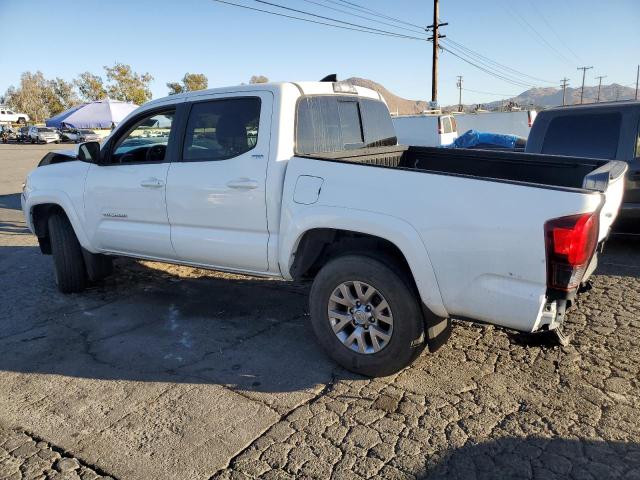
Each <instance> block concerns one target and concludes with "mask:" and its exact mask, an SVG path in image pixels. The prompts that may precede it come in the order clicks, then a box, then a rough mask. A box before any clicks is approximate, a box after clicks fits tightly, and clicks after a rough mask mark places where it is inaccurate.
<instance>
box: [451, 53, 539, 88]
mask: <svg viewBox="0 0 640 480" xmlns="http://www.w3.org/2000/svg"><path fill="white" fill-rule="evenodd" d="M440 48H442V49H443V50H444V51H445V52H448V53H450V54H451V55H453V56H454V57H457V58H459V59H460V60H462V61H463V62H466V63H468V64H469V65H472V66H474V67H476V68H478V69H479V70H482V71H483V72H485V73H487V74H489V75H491V76H493V77H496V78H499V79H501V80H503V81H505V82H507V83H511V84H513V85H516V86H519V87H531V86H532V85H528V84H523V83H520V82H516V81H514V80H512V79H510V78H507V77H505V76H503V75H501V74H499V73H496V72H494V71H492V70H489V69H487V68H484V67H483V66H481V65H478V64H477V63H474V62H472V61H471V60H469V59H467V58H464V57H463V56H461V55H459V54H457V53H455V52H454V51H453V50H450V49H449V48H448V47H445V46H441V47H440Z"/></svg>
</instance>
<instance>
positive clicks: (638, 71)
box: [636, 65, 640, 100]
mask: <svg viewBox="0 0 640 480" xmlns="http://www.w3.org/2000/svg"><path fill="white" fill-rule="evenodd" d="M638 80H640V65H638V69H637V70H636V100H637V99H638Z"/></svg>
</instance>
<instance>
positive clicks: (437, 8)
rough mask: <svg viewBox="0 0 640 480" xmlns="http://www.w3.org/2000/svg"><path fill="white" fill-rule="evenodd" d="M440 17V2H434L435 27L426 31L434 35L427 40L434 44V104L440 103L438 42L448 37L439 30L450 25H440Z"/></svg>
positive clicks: (432, 89)
mask: <svg viewBox="0 0 640 480" xmlns="http://www.w3.org/2000/svg"><path fill="white" fill-rule="evenodd" d="M439 17H440V6H439V0H433V25H429V26H428V27H427V28H426V29H425V30H426V31H427V32H430V33H431V34H432V35H431V37H430V38H428V39H427V40H430V41H431V42H432V43H433V57H432V64H431V101H432V102H434V103H437V102H438V54H439V53H440V52H439V50H438V48H439V47H438V41H439V40H440V39H441V38H445V37H446V35H440V33H439V30H440V27H444V26H445V25H449V23H439V22H440V20H439Z"/></svg>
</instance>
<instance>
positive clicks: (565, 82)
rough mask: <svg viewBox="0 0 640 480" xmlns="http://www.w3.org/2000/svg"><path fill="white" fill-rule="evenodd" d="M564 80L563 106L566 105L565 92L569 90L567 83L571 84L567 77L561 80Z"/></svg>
mask: <svg viewBox="0 0 640 480" xmlns="http://www.w3.org/2000/svg"><path fill="white" fill-rule="evenodd" d="M560 81H561V82H562V106H563V107H564V106H565V105H566V103H565V98H566V97H565V93H566V92H567V85H569V83H568V82H569V79H568V78H567V77H565V78H563V79H562V80H560Z"/></svg>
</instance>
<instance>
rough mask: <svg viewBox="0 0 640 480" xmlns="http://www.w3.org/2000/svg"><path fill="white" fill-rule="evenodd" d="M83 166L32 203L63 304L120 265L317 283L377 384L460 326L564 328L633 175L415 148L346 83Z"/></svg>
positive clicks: (133, 123)
mask: <svg viewBox="0 0 640 480" xmlns="http://www.w3.org/2000/svg"><path fill="white" fill-rule="evenodd" d="M78 152H79V153H78V157H77V158H72V157H65V156H61V155H54V156H49V157H47V159H46V160H45V161H43V162H42V163H41V165H40V166H39V167H38V168H36V169H35V170H34V171H33V172H31V173H30V174H29V176H28V178H27V179H26V182H25V186H24V191H23V194H22V208H23V211H24V215H25V218H26V221H27V224H28V226H29V228H30V230H31V231H32V232H33V233H34V234H35V235H37V237H38V240H39V243H40V247H41V250H42V252H43V253H45V254H53V259H54V266H55V277H56V281H57V284H58V287H59V289H60V290H61V291H62V292H65V293H68V292H80V291H81V290H82V289H83V288H84V287H85V286H86V285H87V283H88V282H91V281H97V280H98V279H100V278H101V277H104V276H105V275H107V274H109V273H110V271H111V258H112V257H113V256H127V257H135V258H141V259H151V260H158V261H162V262H170V263H176V264H184V265H193V266H198V267H203V268H210V269H216V270H224V271H232V272H240V273H246V274H251V275H262V276H269V277H279V278H283V279H286V280H298V279H313V286H312V288H311V294H310V312H311V323H312V327H313V329H314V331H315V333H316V335H317V338H318V340H319V342H320V343H321V345H322V346H323V347H324V349H325V350H326V351H327V352H328V353H329V354H330V355H331V356H332V357H333V358H334V359H335V360H336V361H337V362H339V363H340V364H341V365H343V366H344V367H346V368H347V369H350V370H352V371H355V372H359V373H362V374H366V375H387V374H390V373H392V372H395V371H397V370H399V369H401V368H402V367H404V366H406V365H407V364H409V363H410V362H411V361H412V360H413V359H415V358H416V356H417V355H418V354H419V353H420V352H421V351H422V350H423V348H424V347H425V345H428V346H429V349H430V350H432V351H433V350H435V349H437V348H439V346H440V345H442V343H444V342H445V341H446V339H447V338H448V337H449V334H450V321H449V319H450V318H452V317H454V318H460V319H469V320H474V321H481V322H486V323H492V324H496V325H501V326H504V327H508V328H510V329H515V330H520V331H525V332H533V331H540V330H554V329H558V328H560V326H561V325H562V322H563V319H564V312H565V309H566V307H567V305H568V304H569V303H570V302H571V301H572V300H573V298H574V296H575V294H576V292H577V291H578V290H579V288H580V286H581V285H583V284H584V283H585V282H586V281H587V279H588V277H589V275H590V274H591V272H592V271H593V269H594V268H595V264H596V253H595V252H596V251H597V248H598V246H599V245H601V244H602V242H604V240H605V239H606V237H607V234H608V230H609V226H610V225H611V223H612V222H613V220H614V218H615V216H616V214H617V211H618V208H619V206H620V201H621V199H622V193H623V184H624V173H625V170H626V164H625V163H623V162H616V161H605V160H592V159H584V158H581V159H578V158H571V157H553V156H546V155H530V154H524V153H512V152H482V151H477V150H475V151H471V150H470V151H464V150H448V149H437V148H424V147H407V146H402V145H397V141H396V137H395V133H394V130H393V125H392V122H391V118H390V115H389V112H388V110H387V107H386V105H385V103H384V102H383V100H382V98H381V97H380V96H379V95H378V94H377V93H376V92H374V91H372V90H367V89H364V88H360V87H353V86H351V85H349V84H344V83H341V82H299V83H280V84H262V85H247V86H238V87H232V88H226V89H216V90H206V91H197V92H190V93H186V94H180V95H172V96H170V97H167V98H162V99H158V100H154V101H151V102H149V103H147V104H145V105H143V106H142V107H140V108H139V109H138V110H136V111H135V112H133V113H132V114H130V115H129V117H128V118H127V119H125V120H124V121H123V122H121V123H120V125H119V126H118V127H117V128H116V129H115V130H114V132H113V133H112V134H111V136H110V137H109V138H108V139H107V140H106V141H105V142H104V143H103V145H102V146H100V145H99V144H98V143H96V142H87V143H84V144H81V145H80V146H79V150H78ZM214 298H215V292H212V299H214Z"/></svg>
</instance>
